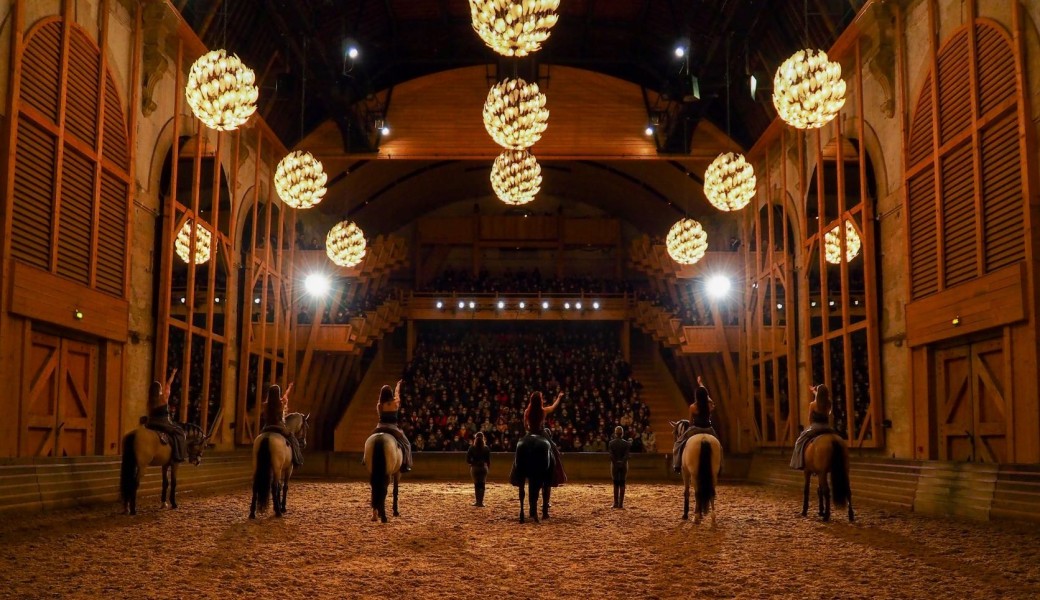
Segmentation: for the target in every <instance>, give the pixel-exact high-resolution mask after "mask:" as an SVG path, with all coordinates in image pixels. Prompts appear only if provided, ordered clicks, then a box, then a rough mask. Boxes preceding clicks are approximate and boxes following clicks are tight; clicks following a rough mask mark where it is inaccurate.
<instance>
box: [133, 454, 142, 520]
mask: <svg viewBox="0 0 1040 600" xmlns="http://www.w3.org/2000/svg"><path fill="white" fill-rule="evenodd" d="M134 477H136V478H137V487H135V488H134V493H133V494H130V514H132V515H136V514H137V491H138V490H140V489H141V480H142V479H144V465H143V464H141V461H137V474H136V475H135V476H134Z"/></svg>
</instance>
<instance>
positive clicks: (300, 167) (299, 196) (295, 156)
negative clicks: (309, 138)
mask: <svg viewBox="0 0 1040 600" xmlns="http://www.w3.org/2000/svg"><path fill="white" fill-rule="evenodd" d="M326 181H328V176H327V175H326V174H325V168H324V167H323V166H322V164H321V161H320V160H318V159H316V158H314V155H312V154H311V153H310V152H301V151H299V150H295V151H293V152H290V153H289V154H286V155H285V158H283V159H282V160H281V161H280V162H279V163H278V168H277V169H275V172H274V189H275V190H277V192H278V197H279V198H281V199H282V202H285V203H286V204H288V205H289V206H291V207H293V208H299V209H304V208H310V207H312V206H314V205H316V204H317V203H319V202H321V199H322V198H324V197H325V191H326V190H325V182H326Z"/></svg>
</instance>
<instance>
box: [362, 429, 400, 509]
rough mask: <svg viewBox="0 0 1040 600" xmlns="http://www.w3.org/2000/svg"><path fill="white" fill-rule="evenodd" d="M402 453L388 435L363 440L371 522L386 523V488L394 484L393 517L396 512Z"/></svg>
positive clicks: (392, 438) (372, 436) (380, 434)
mask: <svg viewBox="0 0 1040 600" xmlns="http://www.w3.org/2000/svg"><path fill="white" fill-rule="evenodd" d="M402 464H404V453H403V452H401V448H400V446H398V445H397V439H396V438H394V436H393V435H391V434H389V433H373V434H372V435H370V436H368V439H367V440H365V465H366V466H367V467H368V482H369V484H370V485H371V487H372V520H373V521H375V520H376V519H379V520H381V521H382V522H384V523H386V488H387V486H389V485H390V481H391V480H393V482H394V506H393V508H394V516H395V517H400V516H401V513H400V512H398V510H397V489H398V486H399V484H400V483H401V465H402Z"/></svg>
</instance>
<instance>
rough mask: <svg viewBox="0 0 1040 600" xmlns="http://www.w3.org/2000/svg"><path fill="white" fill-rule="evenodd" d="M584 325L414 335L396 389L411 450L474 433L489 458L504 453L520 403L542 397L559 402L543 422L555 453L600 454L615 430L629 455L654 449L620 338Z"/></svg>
mask: <svg viewBox="0 0 1040 600" xmlns="http://www.w3.org/2000/svg"><path fill="white" fill-rule="evenodd" d="M579 325H581V326H579ZM585 325H586V324H575V323H571V324H565V325H559V324H557V325H555V326H551V327H550V326H541V327H532V326H530V325H528V326H525V327H524V328H522V329H518V328H515V326H509V327H494V326H492V327H490V328H484V329H482V330H475V329H470V328H465V329H463V328H458V327H439V328H438V329H436V330H425V331H421V332H420V334H419V338H418V340H417V345H416V348H415V353H414V356H413V359H412V361H411V363H410V364H409V365H408V367H407V369H406V373H405V377H404V383H403V384H402V396H403V400H404V401H403V403H402V408H401V414H400V425H401V427H402V429H403V430H404V431H405V433H406V434H407V435H408V436H409V438H410V439H411V440H412V447H413V448H414V449H415V450H416V451H460V450H466V449H467V448H468V447H469V445H470V441H471V439H472V436H473V435H474V434H475V433H476V432H477V431H482V432H484V435H485V438H486V441H487V444H488V446H490V447H491V449H492V450H493V451H499V452H510V451H512V450H514V449H515V446H516V442H517V441H519V439H520V438H521V437H523V435H525V432H524V425H523V412H524V408H525V407H526V405H527V401H528V397H529V396H530V394H531V393H532V392H534V391H541V392H542V393H543V394H545V396H546V397H547V400H549V401H551V400H553V399H554V398H555V396H556V394H557V393H559V392H563V394H564V397H563V401H562V402H561V404H560V406H559V408H558V409H557V410H556V412H555V413H553V414H551V415H549V416H548V417H547V419H546V426H547V427H549V428H550V430H551V432H552V436H553V438H554V441H555V442H556V443H557V444H558V445H559V447H560V449H561V450H562V451H564V452H581V451H598V452H602V451H605V450H606V444H607V441H609V439H610V435H611V433H612V432H613V430H614V427H615V426H617V425H619V424H620V425H622V426H624V427H625V428H626V436H627V437H633V438H637V439H638V444H636V445H635V447H634V448H633V450H635V451H640V450H643V449H645V450H649V451H654V450H656V447H655V446H656V436H655V434H654V433H653V432H652V431H651V430H650V428H649V423H650V409H649V407H648V406H647V405H646V404H644V403H643V402H642V401H641V400H640V397H639V395H640V389H641V387H642V386H641V384H640V383H639V382H638V381H636V380H635V379H634V378H633V377H632V375H631V369H630V366H629V365H628V363H626V362H625V361H624V360H623V359H622V356H621V350H620V344H619V332H617V331H606V330H604V328H603V327H602V326H601V325H600V326H594V327H587V326H585ZM647 446H650V447H649V448H648V447H647Z"/></svg>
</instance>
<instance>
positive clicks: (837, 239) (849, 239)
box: [823, 219, 862, 265]
mask: <svg viewBox="0 0 1040 600" xmlns="http://www.w3.org/2000/svg"><path fill="white" fill-rule="evenodd" d="M840 227H841V226H840V225H835V226H834V228H833V229H831V230H830V231H828V232H827V233H826V234H824V236H823V252H824V253H823V258H824V259H825V260H826V261H827V262H829V263H831V264H832V265H838V264H841V232H840V231H839V228H840ZM861 247H862V242H861V241H860V239H859V234H858V233H856V227H855V226H854V225H853V224H852V221H849V220H847V219H846V221H845V261H846V262H852V259H854V258H856V257H857V256H859V250H860V248H861Z"/></svg>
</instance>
